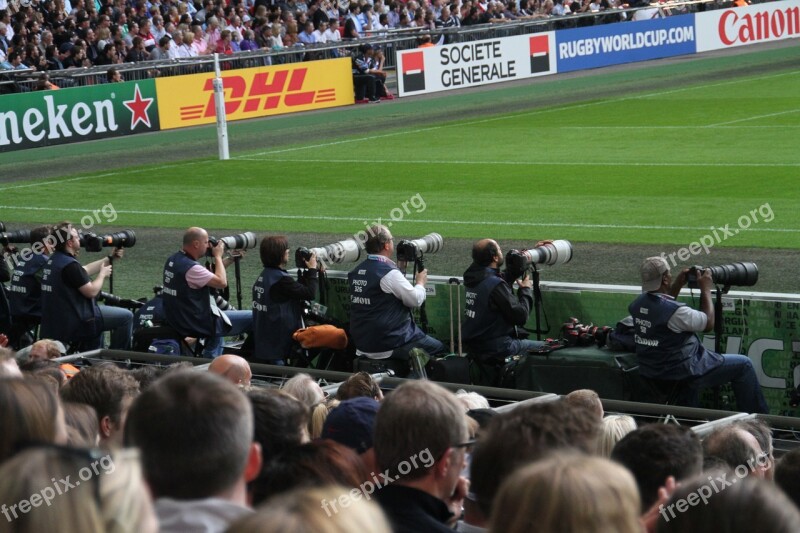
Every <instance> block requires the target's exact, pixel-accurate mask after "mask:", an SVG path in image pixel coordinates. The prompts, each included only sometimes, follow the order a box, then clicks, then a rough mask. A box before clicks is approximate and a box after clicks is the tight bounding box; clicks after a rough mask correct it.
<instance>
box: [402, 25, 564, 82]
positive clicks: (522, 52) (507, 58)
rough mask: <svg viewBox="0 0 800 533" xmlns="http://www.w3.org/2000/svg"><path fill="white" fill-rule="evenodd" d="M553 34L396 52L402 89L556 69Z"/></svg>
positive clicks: (509, 77)
mask: <svg viewBox="0 0 800 533" xmlns="http://www.w3.org/2000/svg"><path fill="white" fill-rule="evenodd" d="M554 35H555V34H554V33H553V32H546V33H536V34H533V35H518V36H515V37H505V38H502V39H486V40H483V41H473V42H469V43H459V44H448V45H443V46H435V47H428V48H416V49H414V50H405V51H402V52H398V54H397V87H398V93H399V94H400V96H410V95H415V94H425V93H433V92H439V91H448V90H451V89H461V88H464V87H475V86H478V85H487V84H490V83H499V82H501V81H511V80H521V79H524V78H532V77H534V76H544V75H547V74H553V73H554V72H555V58H554V57H553V54H552V53H551V52H552V51H553V50H554V44H555V37H554Z"/></svg>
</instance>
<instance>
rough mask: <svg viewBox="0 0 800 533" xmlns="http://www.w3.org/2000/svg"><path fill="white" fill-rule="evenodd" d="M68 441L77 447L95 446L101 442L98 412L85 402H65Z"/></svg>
mask: <svg viewBox="0 0 800 533" xmlns="http://www.w3.org/2000/svg"><path fill="white" fill-rule="evenodd" d="M64 420H65V422H66V424H67V442H68V444H69V445H70V446H74V447H76V448H95V447H97V445H98V444H99V443H100V433H99V425H98V423H97V413H96V412H95V411H94V407H92V406H91V405H86V404H85V403H75V402H64Z"/></svg>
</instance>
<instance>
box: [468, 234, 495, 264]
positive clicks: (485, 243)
mask: <svg viewBox="0 0 800 533" xmlns="http://www.w3.org/2000/svg"><path fill="white" fill-rule="evenodd" d="M502 257H503V252H502V251H500V245H498V244H497V242H496V241H494V240H493V239H481V240H479V241H477V242H476V243H475V244H473V245H472V260H473V261H475V263H476V264H478V265H480V266H485V267H488V266H498V265H499V264H501V263H502V261H500V260H499V259H502ZM498 258H499V259H498Z"/></svg>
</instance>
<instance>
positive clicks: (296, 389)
mask: <svg viewBox="0 0 800 533" xmlns="http://www.w3.org/2000/svg"><path fill="white" fill-rule="evenodd" d="M282 390H283V391H284V392H288V393H289V394H291V395H292V396H294V397H295V398H297V399H298V400H300V401H301V402H303V403H304V404H306V405H307V406H308V407H311V408H313V407H314V406H316V405H317V404H318V403H320V402H322V401H323V400H325V394H324V393H323V392H322V389H321V388H320V386H319V385H318V384H317V382H316V381H314V378H312V377H311V376H309V375H308V374H303V373H300V374H295V375H294V376H292V378H291V379H289V380H288V381H287V382H286V383H284V384H283V387H282Z"/></svg>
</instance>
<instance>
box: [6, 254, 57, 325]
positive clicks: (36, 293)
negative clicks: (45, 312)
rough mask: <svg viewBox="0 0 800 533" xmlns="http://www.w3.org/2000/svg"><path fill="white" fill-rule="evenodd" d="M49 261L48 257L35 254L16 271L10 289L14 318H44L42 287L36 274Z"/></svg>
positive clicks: (9, 296) (18, 266) (9, 295)
mask: <svg viewBox="0 0 800 533" xmlns="http://www.w3.org/2000/svg"><path fill="white" fill-rule="evenodd" d="M47 260H48V257H47V256H46V255H44V254H35V255H34V256H33V257H31V258H30V259H29V260H27V261H21V262H20V264H19V265H17V267H16V268H15V269H14V272H13V273H12V274H11V284H10V285H9V287H8V303H9V305H10V306H11V315H12V316H38V317H40V316H42V285H41V282H40V281H39V280H38V279H36V274H37V273H38V272H39V271H40V270H41V269H43V268H44V266H45V265H46V264H47Z"/></svg>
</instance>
